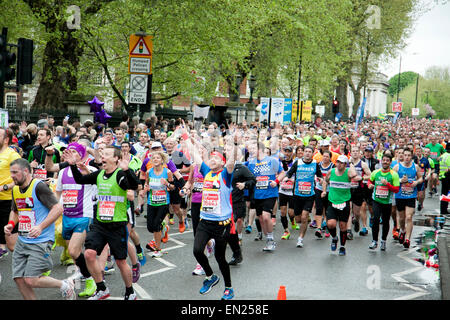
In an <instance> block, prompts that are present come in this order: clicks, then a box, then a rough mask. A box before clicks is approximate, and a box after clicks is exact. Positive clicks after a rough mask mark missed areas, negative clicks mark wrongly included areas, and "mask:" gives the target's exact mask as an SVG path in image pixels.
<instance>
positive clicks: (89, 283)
mask: <svg viewBox="0 0 450 320" xmlns="http://www.w3.org/2000/svg"><path fill="white" fill-rule="evenodd" d="M85 286H86V288H85V289H84V291H82V292H80V293H79V294H78V296H79V297H90V296H92V295H93V294H94V293H95V290H97V285H96V284H95V281H94V279H86V284H85Z"/></svg>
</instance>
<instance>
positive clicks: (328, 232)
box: [324, 228, 331, 238]
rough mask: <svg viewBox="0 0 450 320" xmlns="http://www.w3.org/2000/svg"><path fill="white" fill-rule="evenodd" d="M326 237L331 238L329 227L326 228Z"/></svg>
mask: <svg viewBox="0 0 450 320" xmlns="http://www.w3.org/2000/svg"><path fill="white" fill-rule="evenodd" d="M324 232H325V238H329V237H330V236H331V234H330V231H328V228H325V231H324Z"/></svg>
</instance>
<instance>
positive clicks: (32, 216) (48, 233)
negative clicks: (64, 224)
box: [13, 179, 55, 243]
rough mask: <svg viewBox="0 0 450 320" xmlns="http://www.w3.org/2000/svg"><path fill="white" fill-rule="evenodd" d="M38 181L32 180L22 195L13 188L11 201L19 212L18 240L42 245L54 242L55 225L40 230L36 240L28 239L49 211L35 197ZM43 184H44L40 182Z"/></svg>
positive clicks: (16, 188) (17, 188)
mask: <svg viewBox="0 0 450 320" xmlns="http://www.w3.org/2000/svg"><path fill="white" fill-rule="evenodd" d="M40 182H41V181H40V180H36V179H33V180H32V181H31V183H30V186H29V187H28V189H27V191H25V192H24V193H22V192H20V189H19V186H14V188H13V200H14V202H15V204H16V208H17V211H18V212H19V224H18V228H19V229H18V232H19V239H20V240H21V241H22V242H24V243H42V242H46V241H55V224H54V223H52V224H51V225H50V226H48V227H47V228H45V229H44V230H42V233H41V234H40V235H39V237H37V238H28V233H29V232H30V230H31V228H33V227H35V226H37V225H39V224H40V223H42V221H44V220H45V218H47V216H48V213H49V211H50V210H49V209H48V208H47V207H46V206H44V205H43V204H42V202H40V201H39V199H38V197H37V195H36V186H37V185H38V183H40ZM42 183H44V182H42Z"/></svg>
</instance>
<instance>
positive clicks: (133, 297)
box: [123, 292, 137, 300]
mask: <svg viewBox="0 0 450 320" xmlns="http://www.w3.org/2000/svg"><path fill="white" fill-rule="evenodd" d="M123 300H137V295H136V292H133V293H132V294H130V295H125V297H124V299H123Z"/></svg>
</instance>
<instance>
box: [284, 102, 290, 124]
mask: <svg viewBox="0 0 450 320" xmlns="http://www.w3.org/2000/svg"><path fill="white" fill-rule="evenodd" d="M291 119H292V99H290V98H286V99H284V114H283V124H289V123H291Z"/></svg>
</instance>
